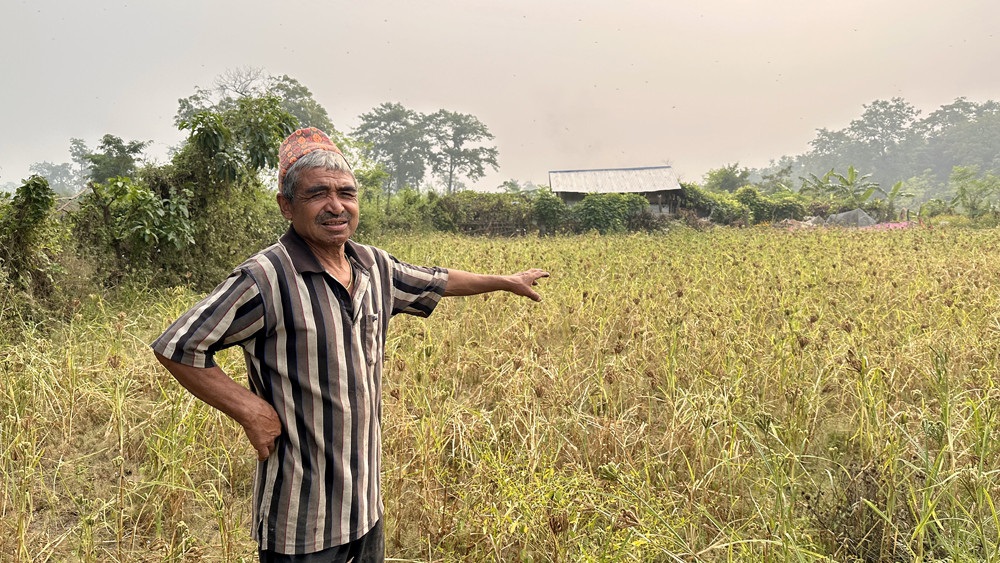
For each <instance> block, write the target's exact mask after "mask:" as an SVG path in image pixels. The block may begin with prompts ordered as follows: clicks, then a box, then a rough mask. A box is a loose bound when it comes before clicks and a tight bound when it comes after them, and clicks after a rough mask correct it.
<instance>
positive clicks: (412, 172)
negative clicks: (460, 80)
mask: <svg viewBox="0 0 1000 563" xmlns="http://www.w3.org/2000/svg"><path fill="white" fill-rule="evenodd" d="M360 119H361V125H359V126H358V127H357V128H356V129H355V130H354V132H353V133H354V135H355V136H356V137H357V138H358V139H360V140H362V141H364V142H366V143H368V144H369V147H370V149H369V151H370V156H371V158H372V159H373V160H374V161H375V162H377V163H379V164H381V165H382V166H383V167H384V168H385V170H386V172H387V173H388V174H389V176H388V180H387V185H386V191H387V193H389V194H390V195H391V194H392V193H394V192H397V191H399V190H401V189H403V188H405V187H407V186H409V187H414V188H415V187H418V186H419V185H420V182H421V181H422V180H423V178H424V173H425V172H426V169H427V160H428V156H429V154H430V143H429V142H428V138H427V125H426V121H425V119H424V118H423V116H422V115H421V114H419V113H417V112H416V111H414V110H412V109H408V108H405V107H403V105H402V104H399V103H392V102H385V103H383V104H381V105H379V106H378V107H376V108H374V109H372V110H371V111H370V112H368V113H363V114H361V116H360Z"/></svg>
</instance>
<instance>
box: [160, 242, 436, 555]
mask: <svg viewBox="0 0 1000 563" xmlns="http://www.w3.org/2000/svg"><path fill="white" fill-rule="evenodd" d="M345 253H346V254H347V257H348V259H349V261H350V262H351V265H352V268H353V270H354V285H353V291H351V292H350V293H349V292H348V291H347V290H346V289H345V288H344V287H343V286H342V285H341V284H340V283H339V282H337V281H336V280H335V279H334V278H333V277H332V276H331V275H330V274H328V273H327V272H326V271H325V270H324V269H323V267H322V266H321V265H320V263H319V261H318V260H317V259H316V257H315V255H313V253H312V252H311V251H310V250H309V247H308V246H307V245H306V243H305V241H303V240H302V238H301V237H299V236H298V234H297V233H295V231H294V230H293V229H291V228H289V230H288V232H287V233H286V234H285V235H284V236H282V237H281V239H280V240H279V241H278V243H276V244H274V245H272V246H271V247H269V248H267V249H265V250H263V251H261V252H259V253H258V254H256V255H254V256H253V257H251V258H249V259H248V260H247V261H246V262H244V263H243V264H242V265H240V266H239V267H238V268H237V269H236V270H235V271H234V272H233V273H232V274H231V275H230V277H229V278H228V279H227V280H226V281H224V282H223V283H222V284H220V285H219V287H217V288H216V289H215V290H214V291H212V293H211V294H209V295H208V296H207V297H205V299H203V300H202V301H200V302H199V303H198V304H197V305H195V306H194V307H193V308H192V309H190V310H189V311H188V312H187V313H185V314H184V315H183V316H182V317H181V318H179V319H177V321H175V322H174V323H173V324H172V325H171V326H170V327H169V328H168V329H167V330H166V332H164V333H163V335H161V336H160V337H159V338H158V339H157V340H156V341H155V342H154V343H153V345H152V346H153V349H154V350H155V351H156V352H158V353H159V354H161V355H163V356H166V357H167V358H170V359H171V360H174V361H176V362H179V363H182V364H186V365H189V366H194V367H209V366H213V365H214V361H213V359H212V357H213V354H214V353H215V352H216V351H218V350H221V349H224V348H227V347H230V346H240V347H242V348H243V351H244V356H245V359H246V362H247V370H248V373H249V379H250V381H249V384H250V389H251V390H252V391H253V392H254V393H256V394H257V395H258V396H260V397H262V398H263V399H264V400H266V401H268V402H269V403H270V404H271V405H273V406H274V408H275V410H276V411H277V413H278V417H279V418H280V419H281V424H282V429H283V433H282V435H281V436H280V437H279V438H278V440H277V449H276V451H275V452H274V453H272V455H271V456H270V457H269V458H268V459H267V460H265V461H263V462H260V463H258V466H257V471H256V474H255V477H254V495H253V529H252V533H253V536H254V539H256V540H257V541H258V542H259V543H260V546H261V548H262V549H266V550H270V551H275V552H278V553H289V554H300V553H313V552H316V551H321V550H324V549H328V548H330V547H334V546H337V545H342V544H345V543H348V542H351V541H354V540H356V539H358V538H360V537H361V536H363V535H364V534H365V533H366V532H368V531H369V530H370V529H371V528H372V527H373V526H374V525H375V523H376V522H377V521H378V519H379V518H381V516H382V510H383V506H382V498H381V491H380V488H379V487H380V483H379V475H380V470H381V468H380V464H381V443H382V440H381V404H382V392H381V390H382V355H383V351H384V347H385V334H386V329H387V328H388V323H389V319H390V318H391V317H393V316H394V315H397V314H399V313H407V314H413V315H419V316H427V315H429V314H430V313H431V311H433V310H434V307H435V306H436V305H437V303H438V301H439V300H440V299H441V297H442V295H443V294H444V288H445V285H446V283H447V280H448V272H447V270H444V269H441V268H425V267H419V266H412V265H409V264H406V263H403V262H400V261H398V260H396V259H395V258H393V257H392V256H390V255H389V254H388V253H386V252H385V251H383V250H380V249H378V248H375V247H371V246H366V245H362V244H357V243H354V242H353V241H348V242H347V244H346V245H345Z"/></svg>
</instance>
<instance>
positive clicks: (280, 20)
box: [0, 0, 1000, 189]
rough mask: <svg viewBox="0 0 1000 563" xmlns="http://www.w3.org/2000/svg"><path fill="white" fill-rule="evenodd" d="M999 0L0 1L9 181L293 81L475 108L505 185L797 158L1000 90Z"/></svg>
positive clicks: (0, 143) (1, 155)
mask: <svg viewBox="0 0 1000 563" xmlns="http://www.w3.org/2000/svg"><path fill="white" fill-rule="evenodd" d="M998 21H1000V2H997V0H955V1H952V2H941V1H929V0H840V1H838V2H826V1H823V2H820V1H815V0H758V1H742V0H728V1H722V0H698V1H690V0H686V1H674V0H669V1H652V0H646V1H635V0H615V1H607V0H602V1H591V0H572V1H570V0H550V1H546V0H530V1H529V0H504V1H499V0H496V1H480V0H463V1H459V0H451V1H445V0H423V1H420V2H416V1H378V0H369V1H365V2H359V1H351V2H347V1H325V2H308V1H306V2H295V3H292V2H279V1H263V0H241V1H239V2H237V1H230V0H170V1H167V0H163V1H152V0H145V1H139V0H131V1H128V2H124V1H118V2H106V1H100V0H86V1H82V0H31V1H23V0H0V53H2V55H0V80H2V82H0V84H2V86H0V96H2V103H0V184H4V183H6V182H10V181H17V182H19V181H20V180H21V179H23V178H25V177H27V175H28V166H29V165H30V164H31V163H34V162H39V161H44V160H47V161H50V162H55V163H60V162H68V161H69V139H70V138H71V137H78V138H82V139H84V140H85V141H86V142H87V144H88V145H90V146H95V145H96V143H97V141H98V140H99V138H100V137H101V136H102V135H103V134H105V133H112V134H114V135H118V136H120V137H122V138H124V139H126V140H152V141H154V144H153V146H152V148H151V149H150V151H149V153H150V155H151V156H153V157H154V158H156V159H158V160H159V161H161V162H162V161H164V160H165V159H166V155H167V149H168V147H169V146H171V145H176V144H177V143H178V142H179V141H180V140H181V139H182V135H181V133H180V132H178V131H177V130H176V129H175V128H174V127H173V123H172V119H173V115H174V113H175V112H176V110H177V100H178V98H182V97H185V96H188V95H190V94H191V93H193V91H194V88H195V86H201V87H211V86H212V85H213V83H214V80H215V77H217V76H218V75H220V74H221V73H223V72H224V71H226V70H227V69H233V68H237V67H262V68H263V69H264V70H265V72H267V73H268V74H274V75H282V74H287V75H289V76H291V77H293V78H296V79H297V80H299V81H300V82H302V83H303V84H304V85H305V86H307V87H308V88H309V89H310V90H312V92H313V95H314V97H315V98H316V100H317V101H318V102H320V103H321V104H322V105H323V106H324V107H325V108H326V109H327V111H328V112H329V114H330V118H331V120H332V121H333V123H334V125H335V126H336V127H337V128H338V129H340V130H341V131H345V132H349V131H350V130H351V129H353V128H354V127H356V126H357V125H358V119H357V118H358V115H360V114H361V113H364V112H366V111H369V110H370V109H372V108H373V107H375V106H377V105H378V104H381V103H383V102H399V103H402V104H403V105H405V106H407V107H409V108H412V109H415V110H417V111H421V112H433V111H435V110H438V109H448V110H451V111H458V112H462V113H471V114H473V115H475V116H477V117H478V118H479V119H480V120H482V121H483V122H484V123H485V124H486V125H487V126H488V127H489V128H490V130H491V131H492V132H493V133H494V134H495V135H496V139H495V143H496V146H497V147H498V148H499V151H500V160H499V163H500V170H499V171H498V172H496V173H491V174H490V175H489V176H487V177H486V178H484V179H483V180H480V181H479V182H476V183H475V184H474V186H475V187H478V188H484V189H485V188H493V187H495V186H496V185H498V184H499V183H501V182H502V181H503V180H505V179H507V178H514V179H517V180H520V181H532V182H535V183H547V181H548V179H547V178H548V176H547V174H548V171H549V170H565V169H583V168H605V167H629V166H653V165H662V164H670V165H672V166H674V168H675V169H676V170H677V171H678V173H679V175H680V176H681V178H682V179H683V180H688V181H700V180H701V179H702V176H703V175H704V173H705V172H706V171H707V170H709V169H711V168H718V167H720V166H723V165H725V164H730V163H734V162H739V163H740V164H741V165H743V166H751V167H760V166H765V165H767V164H768V161H769V160H770V159H776V158H778V157H780V156H782V155H786V154H787V155H794V154H800V153H802V152H804V151H806V150H807V148H808V143H809V141H810V140H812V139H813V138H814V136H815V130H816V129H818V128H821V127H825V128H829V129H842V128H844V127H846V126H847V125H848V123H849V122H850V120H851V119H854V118H856V117H858V116H859V115H860V114H861V112H862V111H863V105H864V104H868V103H871V102H872V101H874V100H877V99H889V98H892V97H895V96H900V97H903V98H905V99H906V100H907V101H909V102H910V103H912V104H914V105H915V106H916V107H917V108H918V109H920V110H922V111H923V112H924V114H926V113H928V112H930V111H933V110H934V109H936V108H937V107H939V106H941V105H943V104H947V103H950V102H951V101H953V100H954V99H955V98H958V97H962V96H964V97H967V98H969V99H970V100H973V101H984V100H987V99H995V100H1000V72H997V70H996V69H997V66H996V65H997V61H998V60H1000V42H998V39H1000V37H998V36H997V31H996V30H997V22H998Z"/></svg>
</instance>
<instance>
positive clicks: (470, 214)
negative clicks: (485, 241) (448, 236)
mask: <svg viewBox="0 0 1000 563" xmlns="http://www.w3.org/2000/svg"><path fill="white" fill-rule="evenodd" d="M532 210H533V209H532V205H531V200H530V199H529V197H528V196H527V195H526V194H497V193H480V192H473V191H463V192H458V193H456V194H451V195H446V196H442V197H439V198H437V200H436V201H435V202H434V204H433V206H432V207H431V219H432V221H433V222H434V227H435V228H436V229H438V230H440V231H446V232H453V233H465V234H474V235H498V236H509V235H516V234H524V233H526V232H528V231H529V230H534V226H533V224H532Z"/></svg>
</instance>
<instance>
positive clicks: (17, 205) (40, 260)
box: [0, 175, 60, 297]
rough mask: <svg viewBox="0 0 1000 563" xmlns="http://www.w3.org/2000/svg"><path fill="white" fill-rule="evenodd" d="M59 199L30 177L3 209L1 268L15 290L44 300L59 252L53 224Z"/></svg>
mask: <svg viewBox="0 0 1000 563" xmlns="http://www.w3.org/2000/svg"><path fill="white" fill-rule="evenodd" d="M55 201H56V196H55V192H53V191H52V190H51V189H50V188H49V183H48V181H47V180H46V179H45V178H43V177H41V176H38V175H34V176H31V177H30V178H28V180H27V181H26V182H25V183H24V184H23V185H21V187H19V188H18V189H17V191H16V192H15V193H14V197H13V198H11V200H10V202H9V203H7V204H6V205H5V206H4V207H3V208H2V209H0V268H2V269H3V270H5V275H4V278H5V279H6V280H8V282H9V283H10V284H11V285H12V286H13V287H15V288H17V289H19V290H23V291H26V292H28V293H29V294H31V295H35V296H41V297H44V296H46V295H48V294H49V293H51V291H52V289H53V285H54V284H53V280H52V275H53V273H54V272H55V271H56V269H57V268H56V266H55V264H54V263H53V261H52V258H53V256H54V255H55V254H56V253H57V252H58V251H59V247H60V244H59V240H58V239H59V237H58V232H57V230H58V228H57V225H56V224H55V222H54V221H52V220H51V213H52V210H53V208H54V207H55Z"/></svg>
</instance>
